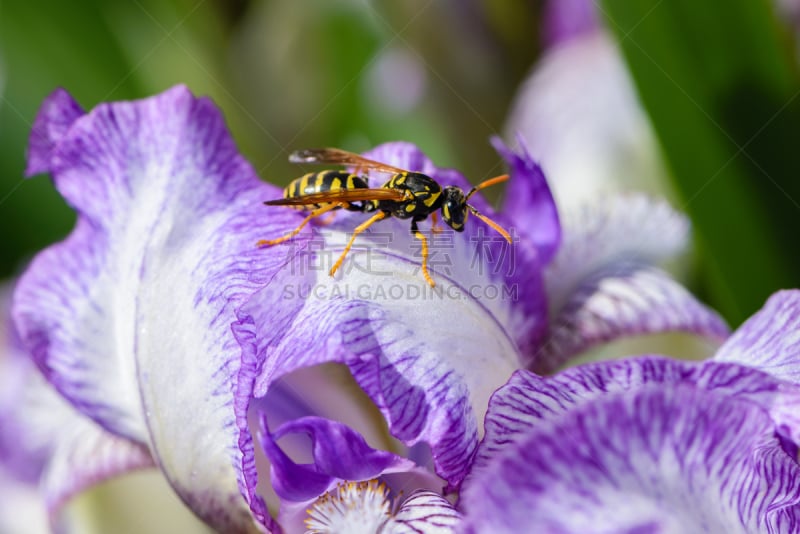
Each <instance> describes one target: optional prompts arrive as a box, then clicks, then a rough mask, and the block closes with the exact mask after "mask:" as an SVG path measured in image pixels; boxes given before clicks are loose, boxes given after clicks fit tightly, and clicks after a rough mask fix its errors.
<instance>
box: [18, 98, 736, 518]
mask: <svg viewBox="0 0 800 534" xmlns="http://www.w3.org/2000/svg"><path fill="white" fill-rule="evenodd" d="M496 148H497V149H498V152H499V153H500V155H501V156H502V157H503V158H504V159H505V160H506V162H507V163H508V165H509V167H510V174H511V180H510V182H509V184H508V188H507V201H506V202H505V204H504V206H503V210H501V211H500V212H498V213H495V212H494V210H493V209H492V208H491V206H489V205H488V204H487V203H486V202H485V201H484V200H483V199H482V198H480V197H479V196H477V195H476V197H474V204H475V206H476V207H477V208H478V209H479V210H481V211H482V212H484V213H485V214H486V215H488V216H490V217H492V218H494V219H496V220H497V221H498V222H499V223H501V224H502V225H504V226H505V227H507V228H509V229H510V230H511V231H512V232H513V234H514V236H515V238H516V243H515V244H514V246H513V248H511V249H509V248H508V246H507V244H505V241H504V240H503V239H502V238H501V239H497V240H493V237H494V236H493V235H492V234H491V233H490V232H489V231H487V230H486V227H485V226H483V225H482V223H480V221H472V222H471V223H469V224H468V225H467V229H466V231H465V232H464V233H463V234H452V233H450V232H446V234H445V236H446V238H447V240H446V242H447V245H448V246H447V247H445V248H443V250H444V251H445V252H446V253H447V258H448V262H446V263H443V264H438V265H432V266H431V270H432V271H433V276H434V279H435V280H436V283H437V286H436V290H437V291H438V292H437V293H432V292H431V289H430V288H429V286H428V285H427V284H426V282H425V281H424V279H423V278H422V276H421V275H420V273H419V268H420V258H419V256H418V254H417V253H416V251H417V250H418V248H417V247H418V242H417V240H416V239H414V238H413V237H412V236H411V235H410V234H409V231H408V224H407V222H403V221H397V220H388V221H385V222H382V223H381V224H380V225H376V227H375V228H374V231H371V232H368V233H365V234H364V235H363V236H361V237H360V238H359V239H360V241H359V246H360V247H362V248H361V249H360V250H353V251H352V252H351V254H350V255H349V256H348V262H347V263H346V264H345V266H344V267H343V268H342V269H341V271H340V273H339V275H338V276H337V278H335V279H334V278H330V277H329V276H328V275H327V268H319V262H321V261H323V260H324V259H325V257H326V253H328V252H332V253H333V254H334V255H338V253H339V252H340V251H341V250H342V247H343V246H344V243H345V241H346V239H347V233H348V232H350V231H352V229H353V227H354V220H355V219H354V218H357V217H358V216H357V215H354V214H346V213H345V214H340V215H338V216H337V220H336V222H334V223H332V224H331V225H330V226H328V227H327V231H326V232H324V233H323V234H322V235H319V234H318V232H315V231H313V230H312V229H311V228H308V229H306V230H304V231H303V232H301V233H300V234H299V235H298V236H297V237H296V238H295V239H293V240H292V241H290V242H288V243H287V244H286V245H285V246H275V247H270V248H266V249H259V248H256V247H255V243H256V242H257V241H258V240H259V239H264V238H270V237H276V236H280V235H283V234H284V233H286V232H287V231H289V230H290V229H292V228H294V227H295V226H296V225H297V224H298V222H299V220H300V215H299V214H298V213H297V212H294V211H292V210H285V209H276V208H265V207H264V206H263V205H262V201H264V200H266V199H271V198H276V197H278V196H280V191H279V190H278V188H276V187H274V186H272V185H269V184H266V183H263V182H261V181H260V180H259V179H258V178H257V176H256V175H255V173H254V172H253V170H252V168H251V167H250V166H249V165H248V164H247V163H246V162H245V161H244V159H243V158H242V157H241V156H240V155H239V154H238V152H237V151H236V148H235V146H234V144H233V142H232V140H231V138H230V136H229V134H228V132H227V130H226V129H225V127H224V124H223V121H222V118H221V116H220V114H219V112H218V111H217V110H216V108H214V106H213V105H212V104H211V103H210V101H208V100H207V99H202V98H201V99H197V98H195V97H194V96H192V95H191V94H190V93H189V92H188V91H187V90H186V89H185V88H182V87H178V88H174V89H172V90H169V91H167V92H165V93H163V94H161V95H158V96H156V97H153V98H150V99H146V100H143V101H138V102H121V103H111V104H102V105H100V106H98V107H97V108H95V109H94V110H93V111H91V112H90V113H84V112H83V111H82V110H81V108H80V107H79V106H78V105H77V104H76V103H75V102H74V100H73V99H72V98H71V97H70V96H69V95H68V94H67V93H66V92H65V91H62V90H59V91H56V92H54V93H53V94H52V95H51V96H50V97H49V98H48V99H47V100H46V101H45V103H44V105H43V107H42V109H41V111H40V113H39V116H38V117H37V120H36V123H35V125H34V130H33V133H32V135H31V143H30V152H29V158H28V172H29V173H31V174H32V173H39V172H49V173H50V174H51V175H52V177H53V180H54V182H55V185H56V187H57V189H58V190H59V192H60V193H61V194H62V195H63V196H64V198H65V199H66V200H67V202H69V203H70V204H71V205H72V206H73V207H74V208H75V209H76V210H77V211H78V213H79V217H78V222H77V224H76V228H75V229H74V230H73V232H72V233H71V234H70V236H69V237H68V238H67V239H66V240H65V241H63V242H62V243H59V244H56V245H54V246H52V247H50V248H49V249H47V250H45V251H43V252H42V253H40V254H39V255H38V256H37V257H36V258H35V259H34V261H33V262H32V264H31V266H30V268H29V269H28V271H27V272H26V273H25V274H24V275H23V276H22V278H21V279H20V281H19V284H18V286H17V289H16V292H15V296H14V307H13V315H14V320H15V324H16V327H17V329H18V331H19V333H20V336H21V340H22V343H23V345H24V348H25V350H26V351H27V352H28V353H29V354H30V355H31V357H32V358H33V360H34V361H35V362H36V364H37V366H38V367H39V369H40V370H41V371H42V373H43V375H44V377H45V378H46V379H47V381H48V382H49V384H50V385H51V386H52V387H53V388H55V390H57V391H58V392H59V393H60V394H61V395H62V396H63V398H65V399H66V400H67V401H68V402H69V406H70V409H71V410H73V411H74V412H75V413H77V414H79V415H80V417H81V418H83V419H84V420H85V421H87V423H89V424H88V425H86V428H85V429H84V427H75V428H74V429H72V432H73V433H74V434H75V435H74V439H72V440H66V441H64V443H63V444H60V445H59V447H62V448H64V451H63V456H62V457H64V458H69V457H70V454H74V453H75V452H76V451H78V450H79V449H80V447H82V446H83V445H84V444H85V443H86V442H84V441H83V437H82V436H83V434H84V433H88V434H91V433H100V434H101V435H102V436H103V439H104V440H105V442H106V445H105V446H106V447H107V448H106V449H105V453H106V454H107V455H110V456H111V457H114V458H122V459H123V461H120V462H118V463H116V464H115V466H117V467H118V468H116V469H90V468H89V467H87V466H92V464H93V462H94V461H95V459H93V457H91V456H90V457H89V458H87V459H86V460H85V461H83V462H82V463H81V464H80V466H79V465H78V464H67V465H64V466H63V469H64V470H63V471H61V472H60V474H61V477H62V479H63V480H65V481H69V483H70V486H69V488H72V489H71V490H69V489H68V490H67V491H66V492H62V493H58V495H59V497H60V498H58V499H55V498H54V497H53V495H50V494H48V495H46V502H48V503H50V509H49V512H50V514H51V516H56V515H57V514H58V511H59V510H58V508H59V505H60V504H61V503H62V502H63V499H65V498H69V497H70V496H72V495H74V493H75V492H77V491H79V490H80V489H82V488H83V487H85V486H86V485H87V484H90V483H96V482H99V481H101V480H103V479H105V478H108V477H110V476H115V475H118V474H121V473H122V472H124V471H125V470H126V466H129V467H130V468H139V467H142V466H145V465H150V463H152V464H155V465H157V466H158V468H159V469H160V470H161V471H162V472H163V473H164V475H165V477H166V478H167V480H168V481H169V483H170V484H171V485H172V487H173V488H174V489H175V491H176V492H177V494H178V495H179V496H180V497H181V498H182V499H183V501H184V502H185V503H186V504H187V506H189V507H190V508H191V509H192V510H193V511H194V512H195V513H196V514H197V515H198V516H199V517H201V518H202V519H203V520H204V521H206V522H207V523H208V524H209V525H211V526H213V527H214V528H216V529H218V530H221V531H225V532H247V531H253V530H258V529H263V528H267V529H271V530H278V529H279V528H280V527H279V526H278V524H277V522H276V520H275V519H273V517H272V515H271V514H270V512H269V511H268V508H267V501H269V502H270V503H271V504H272V505H273V507H277V506H278V505H279V506H280V510H279V513H278V520H279V521H280V523H281V524H282V525H283V527H284V528H285V529H286V530H289V531H295V530H298V529H302V528H303V527H302V526H301V525H302V521H303V518H304V517H305V519H306V520H307V521H308V524H309V525H312V524H313V525H317V526H316V527H313V528H320V529H321V528H322V526H324V524H327V525H339V526H341V525H344V524H349V523H347V521H350V520H355V519H357V518H362V519H363V518H372V519H371V520H370V522H368V523H366V524H367V525H371V526H374V528H376V529H377V528H383V529H384V530H385V531H397V532H401V531H406V530H408V529H417V530H418V531H432V530H435V529H436V528H439V527H440V526H441V527H442V528H444V526H445V525H450V526H452V525H454V524H455V522H457V521H458V519H459V517H460V513H459V512H457V511H456V510H454V509H453V507H452V506H451V505H450V503H449V502H448V501H447V500H445V499H444V498H443V497H442V495H441V487H442V486H446V488H447V489H446V491H456V490H458V489H459V487H460V485H461V483H462V482H463V480H464V479H465V477H466V476H467V475H468V474H469V473H470V468H471V465H472V462H473V459H474V457H475V454H476V450H477V446H478V442H479V439H480V436H481V435H482V433H483V428H482V424H481V422H482V421H483V418H484V414H485V412H486V410H487V407H488V401H489V398H490V396H491V395H492V394H493V393H494V392H495V391H496V390H498V388H501V387H502V386H503V384H505V383H506V382H507V381H508V379H509V377H511V375H512V374H513V372H514V371H515V370H518V369H522V368H536V369H541V370H545V371H552V370H554V369H556V368H558V367H560V366H562V365H564V364H566V363H568V362H569V361H570V360H571V359H572V358H573V357H575V356H576V355H578V354H579V353H581V352H582V351H584V350H586V349H588V348H591V347H593V346H596V345H598V344H601V343H603V342H606V341H609V340H613V339H617V338H619V337H623V336H626V335H630V334H650V333H658V332H665V331H685V332H691V333H696V334H700V335H704V336H708V337H710V338H712V339H716V340H721V339H723V338H724V337H725V335H726V334H727V329H726V327H725V325H724V324H723V323H722V321H721V320H720V319H719V318H718V317H717V316H716V314H714V313H713V312H711V311H709V310H707V309H706V308H705V307H704V306H702V305H701V304H700V303H698V302H697V301H696V300H695V299H694V298H693V297H692V296H691V295H690V294H689V293H688V292H686V290H685V289H683V288H682V287H681V286H680V285H678V284H676V283H675V282H674V281H672V280H671V279H670V278H669V277H668V276H667V275H666V274H664V273H663V272H662V271H660V270H659V269H657V268H656V267H654V266H653V265H652V264H653V263H655V262H657V261H660V260H662V259H664V258H665V256H669V255H670V254H672V253H674V252H675V250H677V249H679V248H680V247H681V246H682V245H683V244H684V242H685V239H686V231H687V225H686V221H685V220H684V219H683V218H682V217H680V216H679V215H677V214H675V213H674V212H672V211H671V210H669V209H668V208H666V207H665V206H663V205H660V204H655V203H652V202H649V201H646V200H644V199H642V198H637V197H631V198H627V199H620V200H618V201H615V202H612V203H608V204H606V205H604V206H601V207H599V208H598V209H596V210H588V211H585V212H582V213H581V214H580V215H579V216H578V217H577V218H574V219H572V220H567V221H565V224H566V226H565V230H564V235H563V243H562V230H561V223H560V221H559V218H558V215H557V213H556V209H555V205H554V202H553V199H552V197H551V195H550V191H549V188H548V186H547V183H546V181H545V179H544V175H543V173H542V172H541V170H540V169H539V167H538V166H537V165H536V164H535V163H534V162H533V161H532V160H531V158H530V157H529V156H528V154H527V152H526V151H525V150H524V149H522V150H521V151H520V152H519V153H515V152H512V151H510V150H509V149H507V148H506V147H505V146H504V145H502V143H500V142H499V141H498V142H496ZM367 156H368V157H371V158H373V159H378V160H380V161H384V162H386V163H388V164H391V165H394V166H398V167H403V168H408V169H412V170H417V171H421V172H424V173H426V174H428V175H430V176H432V177H433V178H434V179H436V180H437V181H439V182H440V183H442V184H443V185H457V186H459V187H462V188H467V187H468V182H467V180H466V179H465V178H464V177H463V176H462V175H461V174H460V173H458V172H456V171H454V170H450V169H440V168H437V167H435V166H434V165H433V163H432V162H431V161H430V160H429V159H428V158H427V157H425V155H424V154H423V153H422V152H421V151H420V150H419V149H417V148H416V147H414V146H413V145H410V144H406V143H389V144H386V145H382V146H381V147H378V148H376V149H374V150H373V151H371V152H370V153H368V154H367ZM387 235H388V236H389V239H385V238H386V236H387ZM432 239H433V237H432ZM364 245H367V246H366V247H364ZM432 263H433V262H432ZM398 288H399V289H398ZM489 288H494V291H497V293H492V294H494V295H495V297H492V296H491V295H492V294H490V293H489V292H488V289H489ZM398 291H399V292H398ZM330 362H335V363H338V364H344V365H345V366H346V367H347V369H348V370H349V373H350V374H351V375H352V378H353V379H354V380H355V382H356V383H357V384H358V385H359V386H360V388H361V389H362V390H363V391H364V392H365V393H366V395H367V396H368V397H369V399H370V400H371V401H372V403H373V404H374V406H375V407H376V408H377V409H378V410H379V411H380V414H381V415H382V418H383V420H385V423H386V425H387V426H388V431H389V433H390V434H391V436H392V437H393V438H394V440H397V441H393V440H390V439H388V437H387V436H386V435H385V433H382V432H381V430H380V428H381V426H380V425H379V424H377V423H376V422H375V421H371V420H369V417H367V416H364V417H360V416H359V417H352V413H351V412H353V411H354V410H356V408H354V407H355V406H357V405H358V404H359V403H355V402H354V401H353V400H352V398H350V400H348V398H349V397H350V396H348V395H346V394H343V393H341V392H339V393H338V395H336V394H335V398H334V399H333V400H326V399H322V398H321V397H323V396H324V391H325V389H326V388H327V387H329V386H330V384H329V382H330V380H328V381H327V382H326V380H325V378H324V377H321V375H319V374H316V375H315V374H313V373H312V374H311V375H305V376H306V377H310V378H308V380H295V378H296V377H297V376H298V373H304V372H307V371H308V369H309V368H311V369H312V370H313V369H320V367H319V366H321V365H322V364H329V363H330ZM333 389H335V388H333ZM361 404H366V403H364V402H362V403H361ZM351 419H352V420H353V421H352V422H351ZM344 420H347V422H346V423H345V422H343V421H344ZM425 447H427V453H426V449H425ZM132 451H134V452H136V454H133V455H132ZM131 458H134V459H138V460H141V461H129V462H128V463H126V462H125V460H126V459H127V460H130V459H131ZM102 460H103V457H100V456H98V458H97V461H102ZM269 464H271V467H269ZM268 470H269V472H270V478H271V482H272V483H271V484H266V483H265V482H264V481H265V479H266V478H267V477H266V474H267V472H268ZM375 479H378V482H370V481H373V480H375ZM356 483H360V484H356ZM415 489H422V490H426V491H427V492H421V493H415V492H414V490H415ZM46 490H47V488H46ZM48 491H49V490H48ZM431 491H433V493H431ZM270 495H272V497H271V496H270ZM61 497H63V498H61ZM307 509H310V512H309V514H308V515H306V510H307ZM276 510H277V508H273V512H275V511H276ZM348 510H351V511H352V510H363V513H359V514H356V515H355V516H353V515H352V514H350V515H348V514H347V511H348ZM348 517H349V519H348ZM354 517H355V518H354ZM326 521H327V523H325V522H326ZM362 523H363V522H362ZM321 525H322V526H321ZM437 525H438V526H437ZM362 526H363V524H362ZM331 528H333V527H331ZM365 528H366V527H365ZM448 528H449V527H448ZM404 529H405V530H404Z"/></svg>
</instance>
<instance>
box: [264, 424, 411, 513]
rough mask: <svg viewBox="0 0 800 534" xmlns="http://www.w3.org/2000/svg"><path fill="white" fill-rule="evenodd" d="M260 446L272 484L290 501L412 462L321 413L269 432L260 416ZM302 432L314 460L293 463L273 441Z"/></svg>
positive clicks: (312, 496)
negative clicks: (269, 466)
mask: <svg viewBox="0 0 800 534" xmlns="http://www.w3.org/2000/svg"><path fill="white" fill-rule="evenodd" d="M261 424H262V430H261V431H262V446H263V447H264V449H265V451H266V453H267V456H268V457H269V458H270V460H271V462H272V486H273V488H275V491H276V492H277V493H278V495H279V496H281V498H283V499H286V500H290V501H296V502H297V501H307V500H313V499H316V498H317V497H318V496H320V495H321V494H323V493H325V492H326V491H328V490H329V489H330V488H331V487H332V485H333V484H334V483H335V482H337V481H344V480H355V481H360V480H370V479H373V478H377V477H378V476H380V475H383V474H385V473H394V472H400V471H408V470H410V469H412V468H413V467H414V463H413V462H411V461H409V460H406V459H405V458H401V457H399V456H397V455H396V454H392V453H390V452H387V451H378V450H375V449H372V448H371V447H370V446H369V445H368V444H367V442H366V441H365V440H364V438H363V437H362V436H361V435H360V434H358V433H356V432H355V431H353V430H352V429H351V428H349V427H347V426H345V425H343V424H341V423H337V422H335V421H330V420H328V419H324V418H321V417H304V418H301V419H296V420H294V421H291V422H289V423H285V424H283V425H281V426H280V427H279V428H278V429H277V430H276V431H275V432H269V431H268V430H267V427H266V424H267V423H266V421H265V420H264V419H263V418H262V421H261ZM295 433H302V434H305V435H307V436H308V437H309V438H310V440H311V443H312V456H313V464H310V465H298V464H295V463H294V462H293V461H292V460H291V459H290V458H289V457H288V456H286V454H285V453H283V452H282V451H280V447H279V446H278V445H277V443H276V441H277V440H278V439H280V438H281V437H283V436H285V435H289V434H295Z"/></svg>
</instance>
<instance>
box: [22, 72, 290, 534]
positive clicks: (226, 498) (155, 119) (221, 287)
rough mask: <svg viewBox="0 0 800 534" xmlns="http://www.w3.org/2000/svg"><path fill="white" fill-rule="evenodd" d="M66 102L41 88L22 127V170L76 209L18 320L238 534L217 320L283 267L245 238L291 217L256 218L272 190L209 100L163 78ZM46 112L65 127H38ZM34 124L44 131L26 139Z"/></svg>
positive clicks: (232, 346) (49, 361)
mask: <svg viewBox="0 0 800 534" xmlns="http://www.w3.org/2000/svg"><path fill="white" fill-rule="evenodd" d="M67 96H68V95H67ZM76 108H77V106H76V105H75V104H74V101H72V100H71V98H67V97H65V92H63V91H58V92H56V93H54V94H53V95H52V96H51V97H50V98H49V99H48V101H47V102H46V103H45V106H43V111H42V113H41V114H40V117H39V118H38V119H37V123H36V126H35V127H34V131H33V133H32V142H31V145H30V154H29V168H31V169H32V170H33V171H49V172H50V173H51V175H52V177H53V180H54V182H55V184H56V187H57V188H58V190H59V192H60V193H61V194H62V195H63V196H64V198H65V199H66V200H67V202H69V203H70V204H71V205H72V206H73V207H75V209H76V210H78V212H79V218H78V223H77V225H76V228H75V229H74V230H73V232H72V234H70V236H69V237H68V238H67V239H66V240H65V241H64V242H62V243H60V244H57V245H54V246H52V247H50V248H49V249H47V250H45V251H44V252H42V253H41V254H40V255H39V256H37V258H36V259H35V260H34V261H33V263H32V265H31V267H30V269H29V270H28V271H27V272H26V273H25V275H24V276H23V277H22V279H21V281H20V283H19V285H18V288H17V291H16V294H15V303H14V318H15V321H16V324H17V328H18V330H19V331H20V334H21V336H22V339H23V342H24V343H25V345H26V347H27V349H28V350H29V351H30V352H31V353H32V354H33V357H34V359H35V360H36V362H37V364H38V365H39V367H40V368H41V369H42V370H43V371H44V373H45V375H46V376H47V377H48V379H49V380H50V381H51V382H52V383H53V384H54V385H55V387H56V388H57V389H59V391H61V393H62V394H64V396H65V397H66V398H67V399H68V400H70V401H71V402H72V404H73V405H74V406H75V407H76V408H78V409H79V410H80V411H81V412H83V413H84V414H86V415H88V416H89V417H91V418H93V419H94V420H95V421H97V422H98V423H99V424H100V425H102V426H103V427H105V428H106V429H108V430H110V431H111V432H113V433H116V434H119V435H122V436H125V437H128V438H130V439H132V440H134V441H136V442H139V443H142V444H146V445H147V447H148V448H149V449H150V450H151V452H152V453H153V456H154V458H155V459H156V461H157V462H158V464H159V465H160V466H161V467H162V469H163V470H164V471H165V473H166V475H167V477H168V479H169V480H170V482H171V484H172V485H173V486H174V487H175V489H176V490H177V492H178V493H179V494H180V495H181V497H182V498H183V499H184V500H185V501H186V503H187V504H188V505H189V506H190V507H191V508H192V509H193V510H194V511H195V513H197V514H198V515H199V516H201V517H202V518H203V519H204V520H206V521H207V522H209V523H210V524H211V525H213V526H214V527H215V528H218V529H220V530H223V531H226V532H237V531H248V530H251V529H253V528H254V527H253V522H252V519H251V518H250V514H249V510H248V509H247V506H246V503H245V501H244V500H243V499H241V497H240V492H239V489H238V486H237V475H236V467H235V466H238V465H239V463H240V462H239V461H238V458H239V456H240V454H241V453H240V451H239V448H238V435H237V432H236V430H235V421H234V410H233V403H234V386H235V379H236V374H237V370H238V368H239V361H240V360H239V358H240V348H239V345H238V343H237V342H236V339H235V338H234V336H233V333H232V331H231V328H230V325H231V323H232V322H233V321H234V320H235V314H234V311H235V309H236V308H237V307H238V306H239V305H240V304H241V302H242V301H243V300H244V298H245V297H246V296H247V295H248V294H249V293H251V292H252V291H254V290H255V289H256V288H257V287H259V286H260V285H263V284H264V283H265V282H266V280H268V279H269V277H270V276H272V274H273V273H274V272H276V271H277V270H279V269H280V268H281V267H282V266H283V265H284V264H285V263H286V251H285V250H267V251H264V250H259V249H257V248H256V247H255V246H254V244H255V242H256V241H257V240H258V239H259V238H261V237H263V236H264V235H270V234H280V233H283V232H285V231H287V229H288V228H289V227H290V226H291V224H292V221H293V220H294V219H293V217H292V216H291V214H288V213H277V214H275V215H274V216H273V217H270V218H269V219H268V220H267V221H264V220H263V213H264V212H263V206H261V205H260V204H261V201H263V200H264V199H266V198H270V197H274V196H275V194H276V190H275V188H274V187H271V186H268V185H266V184H263V183H261V182H260V181H259V180H258V178H257V177H256V175H255V173H254V172H253V170H252V169H251V168H250V166H249V165H248V164H247V163H246V162H245V160H244V159H243V158H242V157H241V156H240V155H239V154H238V152H237V151H236V148H235V146H234V144H233V142H232V140H231V138H230V136H229V134H228V132H227V130H226V129H225V126H224V123H223V120H222V118H221V116H220V114H219V112H218V111H217V110H216V108H214V106H213V105H212V104H211V103H210V101H208V100H207V99H197V98H195V97H194V96H193V95H191V93H189V92H188V91H187V90H186V89H185V88H183V87H177V88H174V89H172V90H170V91H167V92H165V93H163V94H161V95H159V96H156V97H153V98H150V99H147V100H143V101H138V102H123V103H114V104H104V105H101V106H98V107H97V108H96V109H95V110H93V111H92V112H90V113H88V114H86V115H83V116H80V117H78V116H76V115H77V114H76V113H75V109H76ZM59 109H61V110H62V113H61V120H62V122H63V117H69V118H71V119H72V120H73V122H72V123H71V125H70V126H69V127H68V128H66V127H64V125H63V124H56V126H52V123H57V122H58V120H57V119H58V117H59V113H58V110H59ZM43 132H45V133H46V134H47V135H48V136H49V138H48V139H49V141H48V142H37V141H36V139H39V141H41V139H42V136H43V135H45V134H44V133H43ZM59 134H60V135H61V137H60V138H58V135H59ZM46 162H49V165H48V164H46ZM301 239H302V238H301Z"/></svg>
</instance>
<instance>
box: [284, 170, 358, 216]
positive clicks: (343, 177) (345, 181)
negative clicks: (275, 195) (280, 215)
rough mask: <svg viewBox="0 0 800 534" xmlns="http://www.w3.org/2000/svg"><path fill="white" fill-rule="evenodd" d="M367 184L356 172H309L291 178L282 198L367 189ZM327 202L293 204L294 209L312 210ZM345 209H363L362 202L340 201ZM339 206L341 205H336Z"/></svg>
mask: <svg viewBox="0 0 800 534" xmlns="http://www.w3.org/2000/svg"><path fill="white" fill-rule="evenodd" d="M367 188H369V185H368V184H367V180H366V179H365V178H363V177H361V176H358V175H357V174H351V173H348V172H345V171H335V170H332V171H322V172H310V173H308V174H305V175H303V176H301V177H300V178H297V179H295V180H292V182H291V183H289V185H287V186H286V189H284V190H283V198H301V197H305V196H308V195H312V194H316V193H337V192H340V191H343V190H345V189H367ZM327 204H329V203H328V202H318V203H314V204H305V205H298V206H294V208H295V209H300V210H312V209H318V208H321V207H323V206H326V205H327ZM338 204H343V205H344V207H345V209H347V210H350V211H364V207H363V203H362V202H361V201H358V202H340V203H338ZM337 207H341V206H337Z"/></svg>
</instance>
